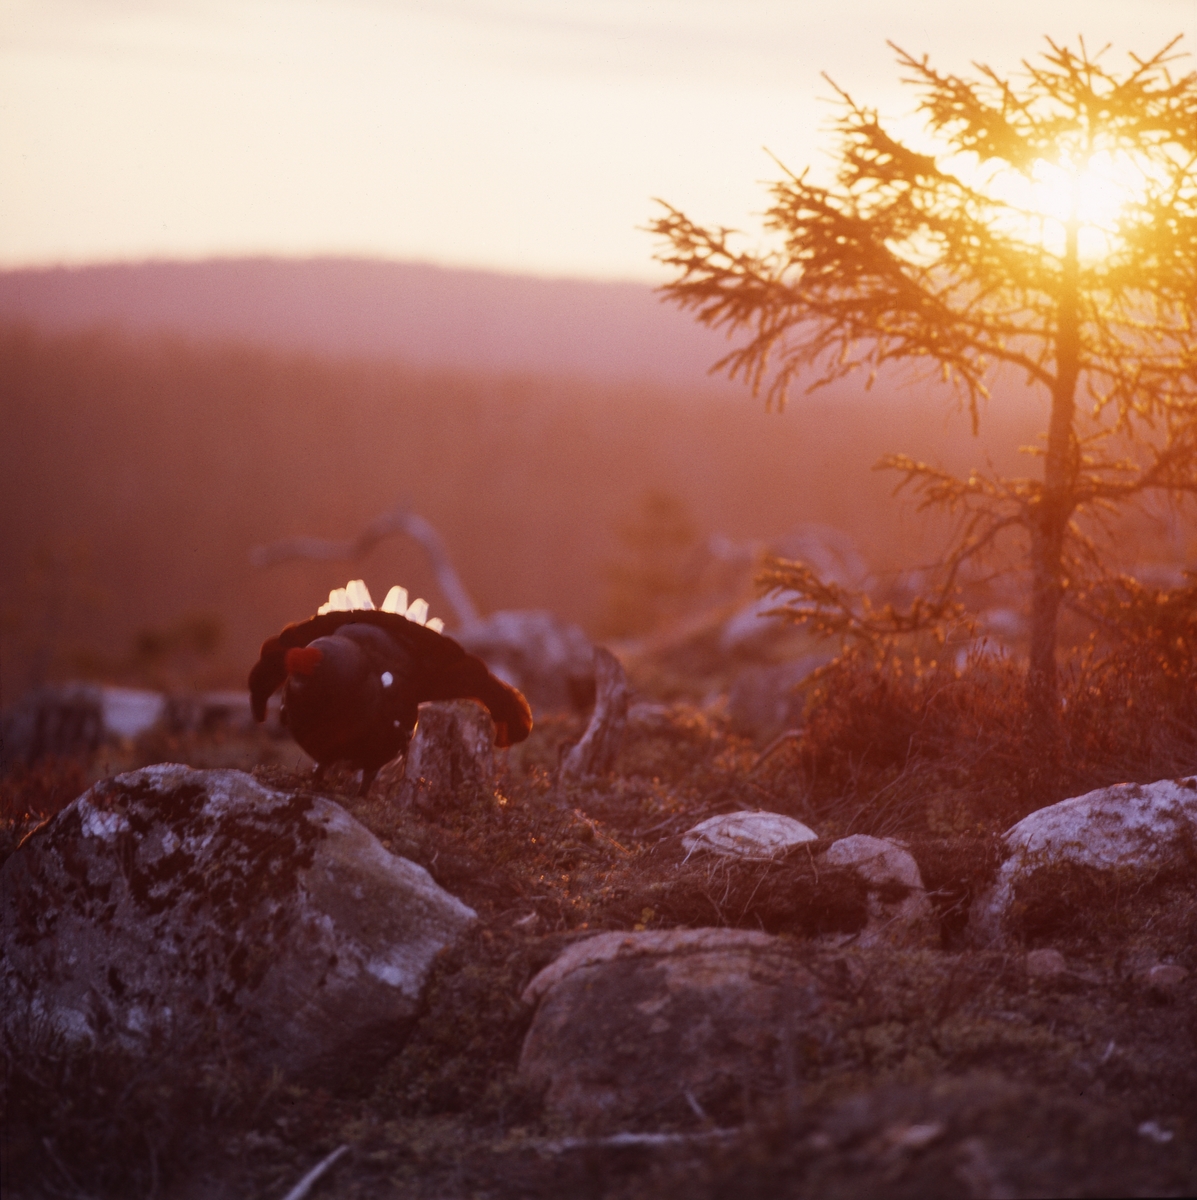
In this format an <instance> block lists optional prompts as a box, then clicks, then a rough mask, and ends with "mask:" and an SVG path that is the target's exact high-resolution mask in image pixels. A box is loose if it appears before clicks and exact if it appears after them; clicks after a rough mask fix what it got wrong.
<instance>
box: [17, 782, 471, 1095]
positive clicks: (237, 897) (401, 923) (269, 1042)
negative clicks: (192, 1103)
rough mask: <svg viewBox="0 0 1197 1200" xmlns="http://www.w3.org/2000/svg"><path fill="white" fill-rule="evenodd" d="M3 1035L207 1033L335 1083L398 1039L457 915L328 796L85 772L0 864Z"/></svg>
mask: <svg viewBox="0 0 1197 1200" xmlns="http://www.w3.org/2000/svg"><path fill="white" fill-rule="evenodd" d="M0 885H2V887H3V894H4V897H5V904H4V910H3V913H2V914H0V938H2V945H3V960H2V962H0V1004H2V1007H3V1018H2V1019H3V1022H4V1024H5V1026H6V1027H7V1031H8V1034H9V1036H10V1037H12V1038H14V1039H16V1040H17V1041H18V1043H19V1042H20V1041H21V1039H26V1038H36V1037H38V1036H40V1035H42V1034H44V1033H45V1032H47V1031H54V1032H56V1033H58V1034H60V1035H62V1036H64V1037H66V1038H67V1039H69V1040H72V1041H76V1042H89V1043H94V1044H110V1045H116V1046H120V1047H123V1048H125V1049H127V1050H130V1051H132V1052H134V1053H148V1052H150V1051H151V1050H153V1049H154V1048H155V1047H158V1048H159V1052H160V1048H161V1047H162V1046H192V1047H194V1046H197V1045H205V1044H220V1045H222V1046H224V1047H225V1048H226V1049H229V1050H230V1051H235V1052H236V1054H237V1055H238V1056H239V1057H242V1058H243V1059H244V1060H246V1061H249V1062H253V1063H258V1064H264V1065H268V1066H274V1067H278V1068H280V1069H282V1070H283V1071H285V1072H302V1073H305V1074H310V1075H314V1076H318V1077H320V1078H337V1077H340V1076H342V1075H343V1074H345V1073H347V1072H352V1071H354V1070H356V1069H360V1068H361V1067H362V1066H363V1065H364V1064H366V1063H369V1062H372V1061H374V1060H376V1059H377V1057H378V1056H379V1055H382V1054H386V1053H389V1052H390V1051H392V1050H393V1049H395V1048H397V1047H398V1046H399V1045H401V1044H402V1041H403V1039H404V1037H405V1036H406V1032H407V1030H408V1028H409V1026H410V1024H411V1022H412V1020H413V1019H414V1017H415V1015H416V1012H417V1009H418V1006H419V1003H420V999H421V993H422V991H423V986H424V981H425V977H426V975H427V972H428V969H429V966H430V965H431V962H432V959H433V957H434V956H435V955H436V954H437V952H438V951H439V950H441V949H442V948H443V947H444V946H446V945H448V944H450V943H451V942H452V941H453V940H454V939H455V938H456V937H457V935H458V934H459V933H460V932H461V931H462V930H463V929H464V928H465V927H466V926H467V925H468V924H469V923H470V922H471V921H472V920H474V913H473V912H472V910H470V909H469V908H467V907H466V906H465V905H464V904H462V903H461V902H460V901H458V900H456V899H455V898H454V897H452V896H450V895H449V894H448V893H447V892H444V891H443V890H442V889H441V888H439V887H438V886H437V885H436V884H435V883H434V882H433V880H432V878H431V877H430V876H429V875H428V873H427V872H426V871H424V870H423V869H422V868H421V867H419V866H416V865H415V864H414V863H410V862H407V861H406V860H404V859H402V858H397V857H395V856H394V855H391V854H389V853H388V852H387V851H386V850H385V849H384V848H383V847H382V845H381V844H380V843H379V842H378V841H377V839H375V838H374V837H373V835H372V834H370V833H369V831H368V830H366V829H365V828H364V827H363V826H361V825H360V824H358V822H356V821H355V820H353V819H352V818H351V817H350V816H349V815H348V814H347V813H346V812H345V811H344V810H343V809H342V808H340V806H338V805H336V804H334V803H332V802H331V801H329V800H325V799H322V798H319V797H315V796H310V795H305V794H297V795H290V794H285V793H281V792H276V791H272V790H270V789H269V788H266V787H263V786H262V785H261V784H259V783H258V782H257V781H255V780H254V779H253V778H252V777H251V776H249V775H246V774H244V773H243V772H240V771H196V770H192V769H190V768H188V767H183V766H175V765H162V766H156V767H148V768H146V769H144V770H141V771H133V772H130V773H128V774H125V775H119V776H117V777H115V778H114V779H108V780H105V781H103V782H101V783H98V784H96V785H95V786H94V787H93V788H91V789H90V790H89V791H87V792H85V793H84V794H83V795H82V796H81V797H79V799H77V800H76V801H74V802H73V803H72V804H71V805H69V806H68V807H67V808H66V809H64V810H63V811H62V812H61V813H59V814H58V815H57V816H56V817H55V818H54V819H53V820H52V821H51V822H49V823H48V824H47V825H46V826H44V827H43V828H41V829H40V830H38V831H37V832H36V833H35V834H34V835H33V836H32V837H30V838H29V839H28V840H27V841H26V842H25V843H24V844H23V845H22V846H21V848H20V849H19V850H18V851H17V852H16V853H14V854H13V855H12V856H11V858H9V859H8V861H7V862H6V863H5V864H4V867H3V869H2V871H0Z"/></svg>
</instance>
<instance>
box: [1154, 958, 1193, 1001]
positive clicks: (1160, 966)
mask: <svg viewBox="0 0 1197 1200" xmlns="http://www.w3.org/2000/svg"><path fill="white" fill-rule="evenodd" d="M1188 977H1189V973H1188V971H1186V970H1185V969H1184V967H1178V966H1175V965H1174V964H1172V963H1156V964H1155V966H1154V967H1151V968H1149V969H1148V970H1147V971H1145V972H1144V973H1143V981H1144V982H1145V983H1146V984H1147V986H1148V987H1149V988H1151V990H1152V991H1153V992H1158V993H1159V994H1160V995H1161V996H1167V997H1169V998H1171V997H1172V996H1175V995H1176V993H1177V991H1178V990H1179V989H1180V985H1181V984H1182V983H1184V981H1185V980H1186V979H1188Z"/></svg>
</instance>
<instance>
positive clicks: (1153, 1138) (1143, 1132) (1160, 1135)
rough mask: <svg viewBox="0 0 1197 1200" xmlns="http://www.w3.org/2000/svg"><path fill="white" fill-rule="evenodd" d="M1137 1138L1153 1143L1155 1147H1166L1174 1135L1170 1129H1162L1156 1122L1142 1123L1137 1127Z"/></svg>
mask: <svg viewBox="0 0 1197 1200" xmlns="http://www.w3.org/2000/svg"><path fill="white" fill-rule="evenodd" d="M1139 1136H1140V1137H1141V1138H1146V1139H1147V1140H1148V1141H1149V1142H1155V1144H1156V1145H1157V1146H1166V1145H1167V1144H1168V1143H1169V1142H1170V1141H1171V1140H1172V1138H1173V1136H1174V1135H1173V1133H1172V1130H1171V1129H1165V1128H1163V1126H1162V1125H1160V1124H1159V1122H1158V1121H1144V1122H1143V1124H1142V1125H1140V1126H1139Z"/></svg>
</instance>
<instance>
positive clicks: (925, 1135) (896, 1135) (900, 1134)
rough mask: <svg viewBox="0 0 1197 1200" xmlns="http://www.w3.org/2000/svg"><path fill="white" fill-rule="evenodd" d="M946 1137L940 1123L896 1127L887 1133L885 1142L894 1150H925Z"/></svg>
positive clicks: (932, 1122)
mask: <svg viewBox="0 0 1197 1200" xmlns="http://www.w3.org/2000/svg"><path fill="white" fill-rule="evenodd" d="M943 1135H944V1126H943V1124H942V1123H941V1122H939V1121H931V1122H929V1123H927V1124H924V1125H895V1126H893V1127H891V1128H890V1129H887V1130H886V1131H885V1140H886V1142H887V1143H889V1145H890V1147H891V1148H893V1149H894V1150H923V1149H925V1148H926V1147H927V1146H930V1145H931V1144H932V1143H933V1142H937V1141H939V1139H940V1138H941V1137H943Z"/></svg>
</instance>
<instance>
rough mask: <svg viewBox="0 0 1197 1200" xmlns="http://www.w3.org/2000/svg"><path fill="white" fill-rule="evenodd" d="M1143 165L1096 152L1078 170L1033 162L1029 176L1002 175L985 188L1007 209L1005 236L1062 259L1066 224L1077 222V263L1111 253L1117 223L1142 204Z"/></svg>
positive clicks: (1122, 154) (1120, 153) (1145, 180)
mask: <svg viewBox="0 0 1197 1200" xmlns="http://www.w3.org/2000/svg"><path fill="white" fill-rule="evenodd" d="M1147 183H1148V175H1147V172H1146V170H1145V164H1143V163H1140V162H1139V161H1137V160H1136V159H1135V157H1134V156H1133V155H1131V154H1129V153H1127V152H1126V151H1117V152H1114V153H1111V152H1110V151H1108V150H1099V151H1098V152H1096V153H1095V154H1092V155H1090V156H1089V158H1088V160H1087V161H1085V162H1084V163H1083V164H1080V165H1072V164H1069V163H1068V162H1067V160H1065V161H1064V162H1063V163H1062V162H1060V161H1056V162H1051V161H1048V160H1046V159H1038V160H1036V162H1035V163H1034V165H1033V166H1032V167H1031V170H1030V172H1029V173H1026V174H1024V173H1022V172H1019V171H1014V170H1010V169H1009V168H1007V169H1005V170H1002V171H1001V172H999V173H998V174H997V175H996V176H994V177H993V179H992V180H991V181H990V183H989V186H988V188H987V190H988V192H989V194H990V195H991V196H993V197H994V198H995V199H998V200H1000V201H1001V202H1002V203H1004V204H1006V205H1008V208H1007V210H1006V213H1005V215H1004V217H1003V219H1002V220H1001V222H1000V223H1001V224H1002V225H1003V226H1005V227H1006V230H1007V232H1009V233H1011V234H1012V235H1014V236H1016V237H1019V238H1020V239H1022V240H1025V241H1028V242H1034V243H1036V244H1039V245H1042V246H1043V247H1044V249H1046V250H1047V251H1049V252H1050V253H1052V254H1063V252H1064V241H1065V231H1066V228H1067V226H1068V223H1069V221H1070V220H1073V219H1075V220H1076V221H1077V222H1078V230H1077V250H1078V253H1079V255H1080V258H1081V260H1082V261H1090V262H1091V261H1094V260H1096V259H1100V258H1104V257H1105V256H1106V255H1108V254H1109V253H1110V252H1111V250H1113V249H1114V248H1115V241H1116V235H1117V226H1118V223H1119V218H1120V216H1121V214H1123V213H1124V212H1125V211H1126V210H1127V208H1128V206H1130V205H1132V204H1134V203H1136V202H1138V201H1141V200H1142V199H1143V196H1144V193H1145V190H1146V187H1147Z"/></svg>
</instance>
